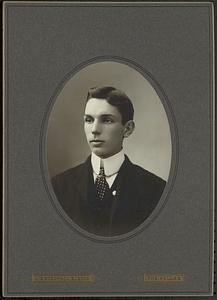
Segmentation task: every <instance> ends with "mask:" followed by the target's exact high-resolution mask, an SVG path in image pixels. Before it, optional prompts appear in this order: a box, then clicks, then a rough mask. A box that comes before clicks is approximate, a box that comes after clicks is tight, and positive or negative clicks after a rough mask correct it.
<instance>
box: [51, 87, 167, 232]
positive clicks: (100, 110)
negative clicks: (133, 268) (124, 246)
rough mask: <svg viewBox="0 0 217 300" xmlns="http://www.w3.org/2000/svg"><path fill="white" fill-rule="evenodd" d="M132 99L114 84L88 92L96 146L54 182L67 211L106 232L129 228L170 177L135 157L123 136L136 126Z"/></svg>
mask: <svg viewBox="0 0 217 300" xmlns="http://www.w3.org/2000/svg"><path fill="white" fill-rule="evenodd" d="M133 115H134V109H133V105H132V103H131V101H130V99H129V98H128V97H127V95H126V94H124V93H123V92H122V91H120V90H117V89H115V88H113V87H101V88H92V89H90V90H89V92H88V96H87V102H86V108H85V114H84V130H85V134H86V138H87V142H88V144H89V146H90V149H91V151H92V153H91V156H89V157H88V158H87V160H86V162H84V163H83V164H81V165H79V166H77V167H75V168H72V169H69V170H67V171H65V172H64V173H62V174H60V175H57V176H56V177H55V178H54V179H53V180H52V184H53V188H54V191H55V194H56V196H57V199H58V200H59V202H60V204H61V206H62V208H63V209H64V211H65V212H66V213H67V215H68V216H69V217H70V218H71V219H72V220H73V221H74V222H75V223H76V224H78V225H79V226H80V227H81V228H83V229H85V230H86V231H88V232H91V233H94V234H97V235H101V236H115V235H120V234H124V233H127V232H129V231H131V230H133V229H135V228H136V227H137V226H139V225H140V224H141V223H142V222H143V221H144V220H145V219H146V218H147V217H148V216H149V215H150V214H151V213H152V211H153V209H154V208H155V206H156V205H157V203H158V201H159V199H160V197H161V195H162V192H163V190H164V187H165V181H164V180H163V179H161V178H159V177H157V176H156V175H154V174H152V173H150V172H148V171H146V170H144V169H143V168H141V167H139V166H137V165H134V164H132V163H131V161H130V160H129V158H128V157H127V156H126V155H125V154H124V151H123V148H122V147H123V141H124V139H125V138H127V137H128V136H130V135H131V134H132V132H133V130H134V127H135V125H134V121H133Z"/></svg>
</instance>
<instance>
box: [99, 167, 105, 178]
mask: <svg viewBox="0 0 217 300" xmlns="http://www.w3.org/2000/svg"><path fill="white" fill-rule="evenodd" d="M98 176H105V170H104V168H103V167H100V170H99V175H98Z"/></svg>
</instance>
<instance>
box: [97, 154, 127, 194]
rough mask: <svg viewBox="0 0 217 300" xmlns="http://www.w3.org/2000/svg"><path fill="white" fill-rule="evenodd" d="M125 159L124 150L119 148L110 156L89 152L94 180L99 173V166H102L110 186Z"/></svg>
mask: <svg viewBox="0 0 217 300" xmlns="http://www.w3.org/2000/svg"><path fill="white" fill-rule="evenodd" d="M124 159H125V156H124V151H123V150H121V151H120V152H118V153H117V154H115V155H113V156H110V157H108V158H104V159H102V158H100V157H98V156H97V155H96V154H94V153H92V154H91V165H92V168H93V177H94V182H95V181H96V177H97V175H99V171H100V166H103V167H104V172H105V176H106V181H107V183H108V185H109V187H110V188H111V186H112V184H113V182H114V181H115V178H116V176H117V174H118V171H119V169H120V167H121V165H122V164H123V162H124Z"/></svg>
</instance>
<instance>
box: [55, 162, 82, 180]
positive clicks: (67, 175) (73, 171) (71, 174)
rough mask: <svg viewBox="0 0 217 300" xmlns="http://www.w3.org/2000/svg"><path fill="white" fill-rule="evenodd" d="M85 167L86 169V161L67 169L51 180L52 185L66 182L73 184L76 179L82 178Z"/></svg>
mask: <svg viewBox="0 0 217 300" xmlns="http://www.w3.org/2000/svg"><path fill="white" fill-rule="evenodd" d="M86 167H87V161H85V162H83V163H80V164H78V165H77V166H75V167H72V168H69V169H67V170H65V171H63V172H61V173H59V174H57V175H55V176H54V177H53V178H52V183H53V184H56V183H61V182H66V181H68V180H70V181H71V182H73V180H76V179H77V178H79V177H81V176H82V174H83V173H84V170H85V169H86Z"/></svg>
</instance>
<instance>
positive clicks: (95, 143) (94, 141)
mask: <svg viewBox="0 0 217 300" xmlns="http://www.w3.org/2000/svg"><path fill="white" fill-rule="evenodd" d="M90 143H91V144H93V145H100V144H102V143H104V141H103V140H97V139H96V140H91V141H90Z"/></svg>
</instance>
